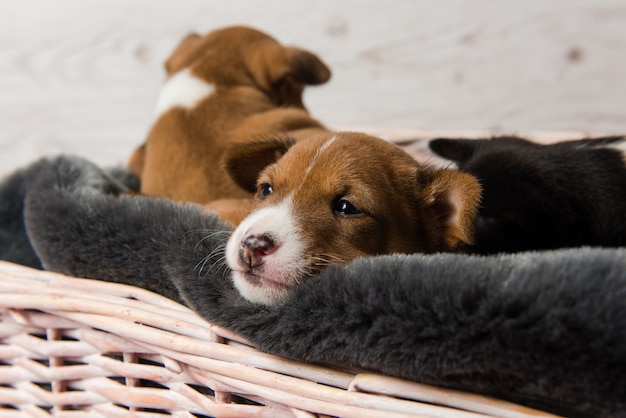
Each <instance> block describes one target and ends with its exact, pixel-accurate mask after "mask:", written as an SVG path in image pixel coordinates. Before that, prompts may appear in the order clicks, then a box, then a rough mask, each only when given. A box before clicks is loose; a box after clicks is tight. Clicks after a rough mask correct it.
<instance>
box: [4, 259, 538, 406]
mask: <svg viewBox="0 0 626 418" xmlns="http://www.w3.org/2000/svg"><path fill="white" fill-rule="evenodd" d="M168 415H170V416H174V417H205V416H215V417H321V416H340V417H390V418H393V417H417V416H420V417H473V416H485V415H487V416H506V417H531V416H532V417H537V416H548V414H544V413H541V412H539V411H535V410H531V409H528V408H525V407H521V406H518V405H514V404H510V403H506V402H502V401H499V400H495V399H490V398H487V397H483V396H477V395H472V394H467V393H461V392H458V391H451V390H445V389H440V388H435V387H430V386H426V385H421V384H417V383H413V382H407V381H403V380H400V379H396V378H390V377H385V376H381V375H376V374H371V373H352V372H346V371H339V370H333V369H330V368H326V367H320V366H317V365H312V364H304V363H298V362H295V361H290V360H286V359H282V358H279V357H276V356H272V355H268V354H265V353H262V352H260V351H258V350H256V349H254V348H252V347H251V346H250V345H249V344H246V342H245V341H243V340H242V339H241V338H239V337H237V336H236V335H233V334H232V333H230V332H228V331H227V330H224V329H221V328H219V327H216V326H213V325H211V324H209V323H207V322H206V321H204V320H203V319H201V318H200V317H199V316H197V315H196V314H195V313H193V312H192V311H190V310H189V309H187V308H186V307H184V306H181V305H179V304H177V303H174V302H172V301H170V300H168V299H165V298H163V297H161V296H159V295H156V294H154V293H151V292H148V291H145V290H143V289H139V288H135V287H132V286H126V285H120V284H114V283H106V282H100V281H96V280H87V279H78V278H71V277H67V276H63V275H60V274H55V273H50V272H42V271H38V270H32V269H29V268H25V267H23V266H18V265H15V264H10V263H6V262H0V417H50V416H55V417H68V418H69V417H81V418H83V417H107V418H109V417H127V416H132V417H141V418H143V417H163V416H168Z"/></svg>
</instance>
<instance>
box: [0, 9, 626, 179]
mask: <svg viewBox="0 0 626 418" xmlns="http://www.w3.org/2000/svg"><path fill="white" fill-rule="evenodd" d="M231 24H247V25H252V26H255V27H257V28H259V29H262V30H265V31H267V32H269V33H271V34H272V35H273V36H274V37H276V38H278V39H279V40H281V41H282V42H284V43H289V44H295V45H298V46H301V47H305V48H307V49H311V50H313V51H315V52H317V53H318V54H320V55H321V56H322V57H323V58H324V60H325V61H327V62H328V64H329V65H330V66H331V68H332V69H333V71H334V76H333V79H332V81H331V82H330V83H328V84H327V85H325V86H323V87H319V88H315V89H311V90H309V91H308V93H307V94H306V97H305V99H306V102H307V104H308V106H309V109H310V110H311V112H312V113H313V114H314V115H315V116H316V117H318V118H319V119H320V120H322V121H324V122H325V123H327V124H328V125H331V126H337V127H370V126H375V127H383V128H413V129H429V130H433V129H434V130H437V129H442V130H446V131H449V130H460V129H478V130H485V129H486V130H490V131H498V132H525V131H537V130H549V131H550V130H558V131H563V130H566V131H583V132H597V133H623V132H626V112H625V111H626V2H624V1H623V0H595V1H588V0H551V1H526V2H508V1H502V0H482V1H476V0H442V1H439V2H434V1H426V0H389V1H382V0H341V1H335V0H273V1H255V0H229V1H212V0H185V1H173V0H133V1H127V0H101V1H98V0H92V1H85V0H54V1H49V0H21V1H19V2H18V1H12V2H10V1H3V2H1V3H0V150H1V151H0V173H6V172H9V171H11V170H13V169H14V168H16V167H19V166H21V165H24V164H26V163H28V162H30V161H32V160H33V159H34V158H36V157H38V156H40V155H50V154H56V153H59V152H73V153H78V154H81V155H84V156H86V157H88V158H91V159H93V160H94V161H96V162H98V163H100V164H113V163H118V162H123V161H124V160H125V159H126V158H127V156H128V155H129V154H130V152H131V150H132V149H133V148H134V147H135V146H136V145H137V144H139V143H140V142H141V141H142V140H143V138H144V136H145V134H146V131H147V128H148V126H149V123H150V120H151V114H152V108H153V105H154V100H155V97H156V94H157V91H158V88H159V86H160V84H161V82H162V81H163V76H164V73H163V70H162V63H163V61H164V59H165V58H166V57H167V56H168V54H169V52H170V51H171V50H172V48H173V47H174V46H175V45H176V44H177V42H178V41H179V40H180V38H181V37H183V36H184V35H185V34H186V33H188V32H190V31H197V32H202V33H204V32H207V31H209V30H211V29H214V28H218V27H223V26H226V25H231Z"/></svg>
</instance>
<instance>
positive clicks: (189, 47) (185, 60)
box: [165, 33, 202, 76]
mask: <svg viewBox="0 0 626 418" xmlns="http://www.w3.org/2000/svg"><path fill="white" fill-rule="evenodd" d="M200 39H202V37H201V36H200V35H198V34H197V33H190V34H189V35H187V36H186V37H185V38H184V39H183V40H182V41H180V43H179V44H178V46H177V47H176V49H175V50H174V52H173V53H172V55H170V57H169V58H168V59H167V61H165V71H167V75H168V76H170V75H172V74H174V73H176V72H178V71H180V70H181V69H183V68H185V67H186V66H188V65H189V64H190V62H191V60H192V59H193V56H192V51H193V50H194V49H195V48H196V47H197V46H198V45H199V42H198V41H199V40H200Z"/></svg>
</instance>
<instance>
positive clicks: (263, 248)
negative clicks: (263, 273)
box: [239, 234, 277, 268]
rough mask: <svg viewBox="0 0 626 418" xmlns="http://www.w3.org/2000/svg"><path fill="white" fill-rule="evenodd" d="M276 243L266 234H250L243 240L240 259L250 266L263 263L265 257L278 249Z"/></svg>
mask: <svg viewBox="0 0 626 418" xmlns="http://www.w3.org/2000/svg"><path fill="white" fill-rule="evenodd" d="M276 248H277V246H276V243H274V240H273V239H272V238H271V237H270V236H269V235H266V234H261V235H248V236H247V237H246V238H244V239H243V240H242V241H241V247H240V248H239V259H240V260H241V261H242V262H243V263H245V264H246V265H247V266H249V267H250V268H254V267H258V266H260V265H261V264H263V257H265V256H267V255H270V254H272V253H273V252H274V251H276Z"/></svg>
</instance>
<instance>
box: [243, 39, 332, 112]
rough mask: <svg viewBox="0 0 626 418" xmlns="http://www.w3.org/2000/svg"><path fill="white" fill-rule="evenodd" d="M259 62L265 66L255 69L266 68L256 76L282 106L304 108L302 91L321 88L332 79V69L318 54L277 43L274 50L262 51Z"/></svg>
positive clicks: (273, 46) (257, 66) (260, 51)
mask: <svg viewBox="0 0 626 418" xmlns="http://www.w3.org/2000/svg"><path fill="white" fill-rule="evenodd" d="M257 59H258V60H260V61H261V62H262V63H263V64H262V65H255V66H253V67H252V68H253V70H252V72H253V73H254V72H255V70H254V69H255V68H261V69H263V73H262V74H259V73H257V75H256V79H257V82H260V83H261V84H265V85H264V86H263V87H264V88H265V90H266V91H267V92H268V93H269V94H270V95H271V96H272V99H273V100H274V102H275V103H276V104H277V105H279V106H289V107H300V108H304V105H303V103H302V91H303V90H304V87H305V86H306V85H318V84H322V83H325V82H327V81H328V80H329V79H330V76H331V72H330V69H329V68H328V66H327V65H326V64H324V62H323V61H322V60H321V59H320V58H319V57H317V55H315V54H313V53H311V52H309V51H305V50H303V49H299V48H294V47H284V46H282V45H280V44H278V43H276V44H274V45H272V48H271V49H269V50H268V49H265V50H259V55H258V56H257Z"/></svg>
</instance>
